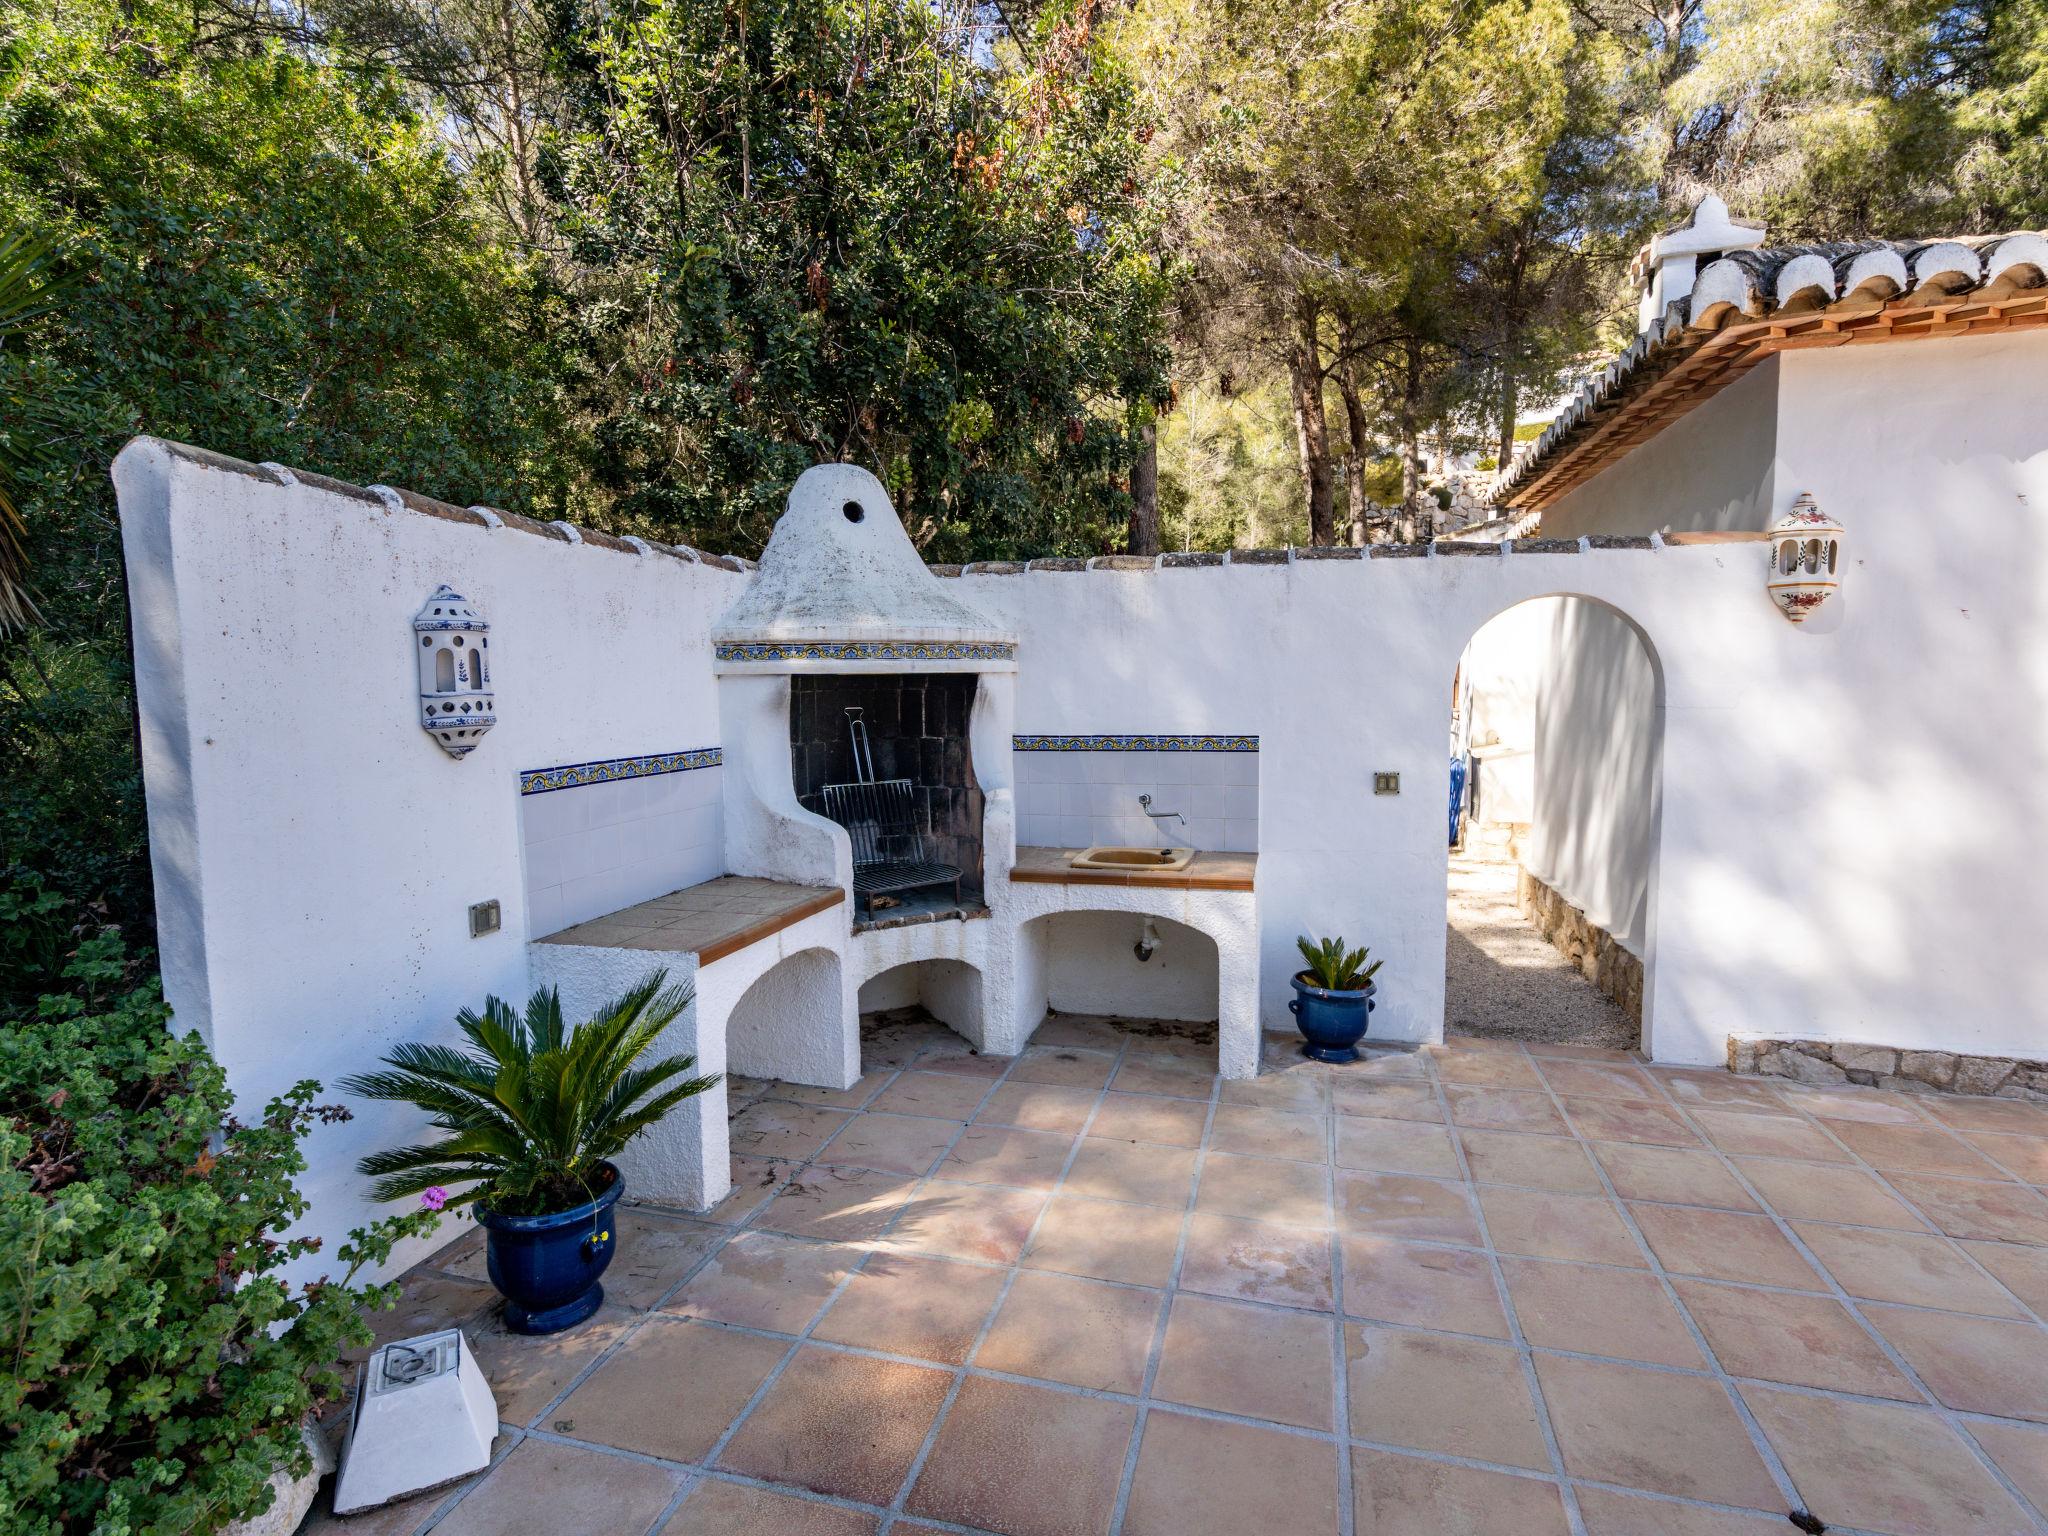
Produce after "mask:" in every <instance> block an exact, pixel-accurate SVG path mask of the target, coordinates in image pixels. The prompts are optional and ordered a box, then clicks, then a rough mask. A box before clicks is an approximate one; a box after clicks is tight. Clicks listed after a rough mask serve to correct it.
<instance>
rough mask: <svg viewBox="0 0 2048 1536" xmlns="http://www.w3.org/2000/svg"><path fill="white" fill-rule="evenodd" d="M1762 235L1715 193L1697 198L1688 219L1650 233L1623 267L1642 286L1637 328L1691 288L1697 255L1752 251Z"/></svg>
mask: <svg viewBox="0 0 2048 1536" xmlns="http://www.w3.org/2000/svg"><path fill="white" fill-rule="evenodd" d="M1764 233H1765V231H1764V226H1763V224H1762V223H1761V222H1759V221H1758V220H1755V219H1738V218H1735V217H1734V216H1733V215H1731V214H1730V213H1729V212H1728V205H1727V203H1725V202H1723V201H1722V200H1721V198H1720V197H1718V196H1717V195H1716V194H1714V193H1712V192H1709V193H1708V194H1707V195H1706V196H1704V197H1702V198H1701V199H1700V200H1699V202H1698V203H1697V204H1695V205H1694V207H1693V210H1692V217H1691V218H1689V219H1688V220H1686V222H1685V223H1683V224H1681V225H1679V226H1678V227H1677V228H1675V229H1668V230H1666V231H1665V232H1664V233H1663V234H1661V235H1657V236H1654V237H1653V238H1652V239H1651V240H1650V242H1649V243H1648V244H1646V245H1645V246H1644V247H1643V248H1642V249H1641V250H1640V251H1638V252H1637V253H1636V259H1635V261H1634V262H1633V263H1631V265H1630V267H1629V277H1630V278H1631V280H1632V281H1634V282H1635V283H1636V284H1637V285H1638V286H1639V287H1640V289H1641V290H1642V298H1641V300H1640V302H1639V303H1638V304H1637V306H1636V330H1637V332H1638V333H1640V332H1643V331H1647V330H1649V329H1650V327H1651V326H1652V325H1654V324H1656V322H1658V321H1659V320H1661V319H1663V317H1664V315H1665V312H1666V311H1668V310H1669V309H1670V308H1671V306H1672V305H1673V304H1676V303H1677V302H1678V301H1679V300H1681V299H1683V298H1685V297H1686V296H1687V295H1689V294H1690V293H1691V292H1692V287H1693V282H1694V280H1695V279H1696V278H1697V277H1698V276H1699V259H1700V257H1702V256H1722V255H1725V254H1727V253H1728V252H1729V251H1753V250H1756V249H1757V248H1758V247H1760V246H1761V245H1762V244H1763V243H1764Z"/></svg>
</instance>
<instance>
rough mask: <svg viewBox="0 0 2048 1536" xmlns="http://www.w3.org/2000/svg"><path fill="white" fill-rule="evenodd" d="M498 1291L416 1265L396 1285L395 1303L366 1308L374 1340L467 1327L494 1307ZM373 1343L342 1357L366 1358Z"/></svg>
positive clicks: (387, 1342)
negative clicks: (380, 1307) (397, 1287)
mask: <svg viewBox="0 0 2048 1536" xmlns="http://www.w3.org/2000/svg"><path fill="white" fill-rule="evenodd" d="M497 1302H498V1293H497V1292H496V1291H495V1290H493V1289H492V1288H491V1287H490V1286H489V1285H488V1284H480V1283H479V1282H477V1281H474V1280H463V1279H458V1278H457V1277H455V1276H453V1275H444V1274H439V1273H437V1272H435V1271H433V1270H427V1269H418V1270H414V1271H413V1272H412V1273H411V1274H409V1275H407V1276H405V1278H404V1280H403V1281H402V1282H401V1284H400V1286H399V1294H398V1304H397V1305H396V1306H394V1307H392V1308H390V1309H388V1310H386V1311H381V1312H379V1311H366V1312H364V1313H363V1320H364V1321H365V1322H367V1323H368V1324H369V1325H370V1332H371V1333H372V1334H373V1335H375V1338H376V1343H377V1344H389V1343H390V1342H391V1341H392V1340H393V1339H410V1338H412V1337H414V1336H415V1335H418V1334H422V1333H433V1332H436V1331H437V1330H439V1329H442V1328H467V1327H471V1326H473V1325H474V1324H475V1323H477V1322H478V1321H480V1320H481V1319H482V1318H483V1317H484V1315H485V1314H486V1313H490V1312H492V1311H494V1309H495V1308H496V1307H497ZM374 1347H375V1345H366V1346H364V1347H362V1348H359V1349H352V1350H350V1351H349V1352H348V1354H347V1355H346V1356H345V1357H344V1358H346V1359H349V1360H367V1359H368V1358H369V1357H370V1350H371V1349H372V1348H374Z"/></svg>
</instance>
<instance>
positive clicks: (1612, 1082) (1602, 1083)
mask: <svg viewBox="0 0 2048 1536" xmlns="http://www.w3.org/2000/svg"><path fill="white" fill-rule="evenodd" d="M1537 1066H1538V1070H1540V1071H1541V1072H1542V1074H1543V1080H1544V1081H1545V1082H1546V1083H1548V1084H1549V1085H1550V1087H1551V1088H1552V1090H1553V1091H1555V1092H1557V1093H1576V1094H1583V1095H1585V1096H1586V1097H1587V1098H1591V1099H1652V1100H1654V1099H1656V1098H1657V1097H1658V1093H1657V1087H1656V1084H1654V1083H1652V1082H1651V1081H1650V1078H1649V1074H1648V1073H1646V1072H1644V1071H1643V1070H1642V1069H1641V1068H1639V1067H1633V1066H1622V1065H1616V1064H1612V1063H1606V1062H1597V1061H1570V1060H1564V1059H1558V1058H1552V1059H1551V1060H1549V1061H1544V1062H1539V1063H1538V1064H1537Z"/></svg>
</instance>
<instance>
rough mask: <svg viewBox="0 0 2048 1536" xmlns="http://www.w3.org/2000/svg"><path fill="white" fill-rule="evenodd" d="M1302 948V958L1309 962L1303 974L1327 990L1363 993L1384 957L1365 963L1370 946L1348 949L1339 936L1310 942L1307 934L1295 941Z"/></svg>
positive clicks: (1298, 947)
mask: <svg viewBox="0 0 2048 1536" xmlns="http://www.w3.org/2000/svg"><path fill="white" fill-rule="evenodd" d="M1294 946H1295V948H1297V949H1299V950H1300V951H1301V958H1302V959H1304V960H1306V961H1307V962H1308V965H1307V967H1306V968H1305V969H1304V970H1303V972H1302V974H1303V975H1304V976H1306V977H1308V979H1309V981H1310V982H1311V983H1313V984H1314V985H1316V986H1318V987H1321V988H1322V989H1323V990H1324V991H1326V992H1362V991H1364V990H1365V988H1366V987H1368V986H1369V985H1371V983H1372V978H1373V975H1374V973H1375V972H1377V971H1378V970H1379V968H1380V967H1381V966H1382V965H1384V964H1386V962H1385V961H1384V960H1375V961H1373V963H1372V964H1371V965H1367V964H1366V963H1365V962H1366V957H1367V956H1369V955H1370V954H1371V953H1372V951H1371V950H1369V949H1353V950H1347V949H1345V947H1344V941H1343V940H1342V939H1324V940H1323V941H1322V942H1321V943H1319V944H1318V943H1311V942H1310V941H1309V939H1308V938H1307V937H1306V936H1303V937H1301V938H1298V939H1296V940H1295V941H1294Z"/></svg>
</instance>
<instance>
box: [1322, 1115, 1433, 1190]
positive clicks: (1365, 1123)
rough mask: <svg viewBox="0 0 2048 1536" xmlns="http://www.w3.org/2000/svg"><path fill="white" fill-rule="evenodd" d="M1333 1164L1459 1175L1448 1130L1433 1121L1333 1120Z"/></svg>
mask: <svg viewBox="0 0 2048 1536" xmlns="http://www.w3.org/2000/svg"><path fill="white" fill-rule="evenodd" d="M1337 1166H1338V1167H1339V1168H1367V1169H1371V1170H1373V1171H1374V1172H1379V1173H1420V1174H1426V1175H1428V1176H1430V1177H1432V1178H1438V1179H1455V1178H1457V1177H1459V1171H1458V1154H1457V1152H1456V1150H1454V1149H1453V1147H1452V1146H1451V1135H1450V1132H1448V1131H1446V1130H1445V1129H1443V1127H1441V1126H1436V1125H1411V1124H1406V1123H1403V1122H1402V1121H1399V1120H1358V1119H1350V1118H1347V1117H1343V1116H1340V1117H1339V1118H1338V1120H1337Z"/></svg>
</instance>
